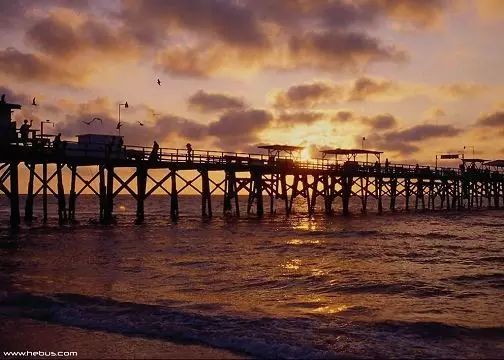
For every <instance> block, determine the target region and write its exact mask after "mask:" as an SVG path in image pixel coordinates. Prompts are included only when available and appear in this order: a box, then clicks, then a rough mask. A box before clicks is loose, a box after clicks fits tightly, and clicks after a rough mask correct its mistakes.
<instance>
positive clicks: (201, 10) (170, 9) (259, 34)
mask: <svg viewBox="0 0 504 360" xmlns="http://www.w3.org/2000/svg"><path fill="white" fill-rule="evenodd" d="M120 18H121V19H122V20H123V21H124V22H125V24H127V27H128V31H129V32H130V35H132V36H136V37H137V38H139V39H140V40H142V41H146V40H148V41H151V42H152V43H153V44H155V45H158V44H160V43H162V42H163V40H164V38H165V37H166V34H167V32H168V31H173V32H177V31H180V30H185V31H190V32H192V33H194V34H197V35H198V36H203V37H207V38H209V39H213V40H219V41H222V42H224V43H227V44H229V45H233V46H238V47H263V46H267V42H268V40H267V37H266V36H265V34H264V33H263V31H262V28H261V26H260V23H259V20H258V19H257V18H256V16H255V14H254V12H253V11H251V9H250V8H247V7H245V6H241V5H240V4H239V3H238V2H235V1H207V0H193V1H186V0H170V1H165V0H124V1H123V2H122V9H121V13H120ZM146 19H148V20H147V21H146ZM149 34H150V35H149Z"/></svg>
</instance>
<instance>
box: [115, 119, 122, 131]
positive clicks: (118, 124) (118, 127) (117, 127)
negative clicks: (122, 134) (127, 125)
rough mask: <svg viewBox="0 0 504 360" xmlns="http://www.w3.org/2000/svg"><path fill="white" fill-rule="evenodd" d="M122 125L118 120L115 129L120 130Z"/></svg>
mask: <svg viewBox="0 0 504 360" xmlns="http://www.w3.org/2000/svg"><path fill="white" fill-rule="evenodd" d="M122 126H123V124H122V123H121V122H120V121H119V122H118V123H117V125H116V130H121V127H122Z"/></svg>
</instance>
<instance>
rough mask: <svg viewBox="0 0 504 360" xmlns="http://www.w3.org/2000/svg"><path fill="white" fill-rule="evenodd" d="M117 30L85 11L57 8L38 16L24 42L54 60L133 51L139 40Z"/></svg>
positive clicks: (126, 53) (121, 53)
mask: <svg viewBox="0 0 504 360" xmlns="http://www.w3.org/2000/svg"><path fill="white" fill-rule="evenodd" d="M123 35H124V34H123V33H121V32H120V31H119V30H117V29H114V28H112V27H110V26H109V25H107V24H105V23H103V22H100V21H98V20H96V19H94V18H93V16H92V15H90V14H86V13H76V12H74V11H70V10H61V9H56V10H54V11H52V12H51V13H50V14H49V15H48V16H47V17H44V18H40V19H38V20H37V21H36V22H35V23H34V24H33V25H32V26H31V27H30V28H29V29H28V30H27V32H26V39H27V41H28V42H29V43H30V44H32V45H33V46H34V47H35V48H37V49H38V50H40V51H42V52H43V53H44V54H47V55H50V56H52V57H53V58H54V59H60V58H61V57H63V58H71V57H76V56H81V55H85V54H86V53H90V52H91V53H93V56H94V57H96V56H100V57H102V58H104V57H110V56H111V55H115V56H120V58H121V59H124V58H127V57H129V56H131V55H133V54H136V52H137V48H138V47H139V44H138V43H135V42H134V41H132V40H131V39H130V38H128V37H125V36H123Z"/></svg>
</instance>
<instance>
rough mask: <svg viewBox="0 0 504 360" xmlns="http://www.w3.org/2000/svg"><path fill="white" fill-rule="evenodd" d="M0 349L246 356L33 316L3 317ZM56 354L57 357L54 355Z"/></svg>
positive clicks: (102, 355) (97, 355) (110, 355)
mask: <svg viewBox="0 0 504 360" xmlns="http://www.w3.org/2000/svg"><path fill="white" fill-rule="evenodd" d="M0 351H1V357H2V358H6V357H5V356H4V354H3V352H4V351H44V352H50V351H54V352H57V351H76V352H77V353H78V357H76V358H78V359H118V358H121V359H124V358H129V359H132V358H135V359H244V358H246V357H245V356H242V355H238V354H234V353H231V352H229V351H225V350H220V349H214V348H211V347H205V346H200V345H193V344H176V343H172V342H167V341H160V340H152V339H145V338H141V337H133V336H124V335H120V334H111V333H106V332H100V331H90V330H85V329H80V328H76V327H68V326H61V325H54V324H48V323H45V322H41V321H36V320H31V319H20V318H9V317H0ZM53 358H54V357H53Z"/></svg>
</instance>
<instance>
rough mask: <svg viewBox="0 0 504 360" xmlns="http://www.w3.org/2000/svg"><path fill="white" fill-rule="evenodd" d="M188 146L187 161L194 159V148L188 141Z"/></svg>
mask: <svg viewBox="0 0 504 360" xmlns="http://www.w3.org/2000/svg"><path fill="white" fill-rule="evenodd" d="M186 148H187V161H189V162H190V161H192V156H193V152H194V151H193V148H192V145H191V144H189V143H187V144H186Z"/></svg>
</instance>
